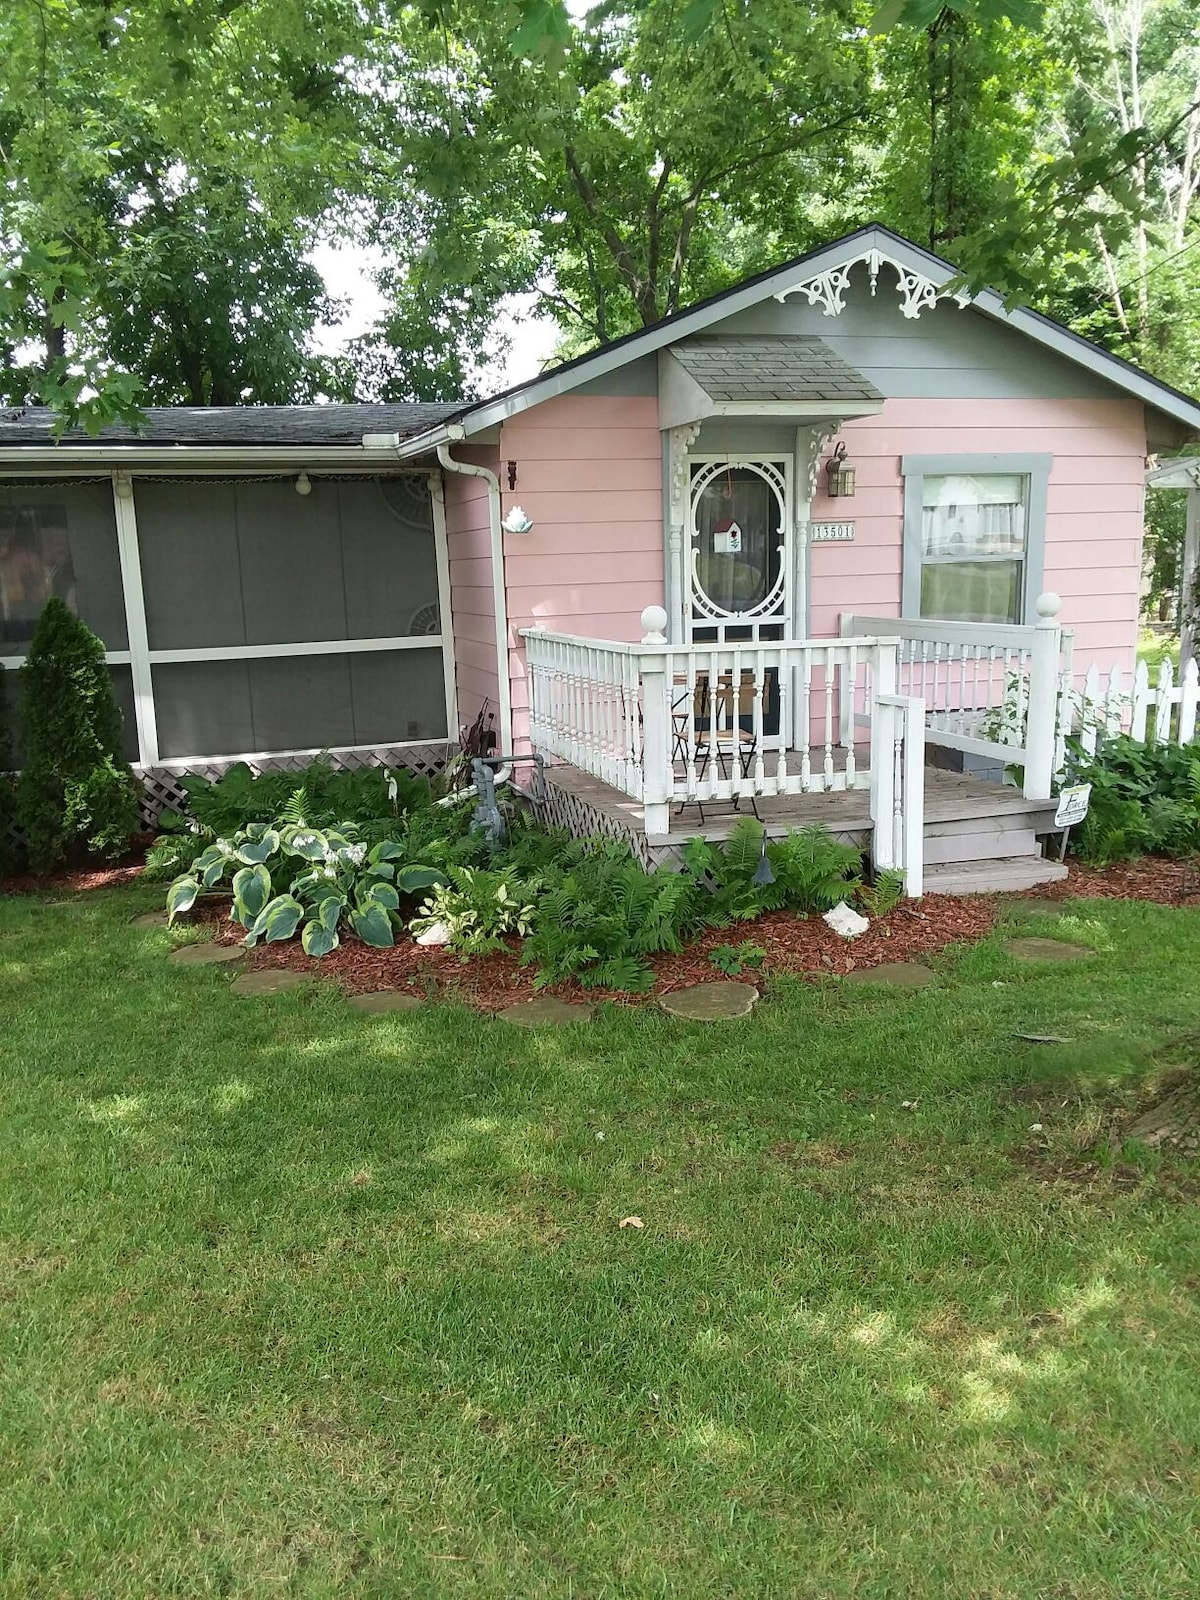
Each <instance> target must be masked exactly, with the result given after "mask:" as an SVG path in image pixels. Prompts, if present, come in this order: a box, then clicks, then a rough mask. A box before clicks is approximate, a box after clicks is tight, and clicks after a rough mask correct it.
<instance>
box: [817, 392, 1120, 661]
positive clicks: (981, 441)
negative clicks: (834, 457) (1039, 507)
mask: <svg viewBox="0 0 1200 1600" xmlns="http://www.w3.org/2000/svg"><path fill="white" fill-rule="evenodd" d="M842 437H844V438H845V440H846V444H847V452H848V457H849V459H850V460H851V461H852V462H853V463H854V465H855V467H856V468H857V471H858V482H857V486H856V493H855V496H854V499H853V500H829V499H827V498H826V496H825V493H824V483H823V482H822V484H821V486H820V488H819V490H818V494H817V497H816V498H815V499H814V501H813V504H812V516H813V520H814V521H816V522H839V521H845V520H853V522H854V523H855V535H854V541H853V543H850V544H817V545H814V546H813V547H812V561H811V568H810V571H811V589H810V607H811V611H810V615H811V626H812V632H813V635H814V636H815V637H818V638H821V637H826V636H828V635H831V634H835V633H836V632H837V630H838V614H839V612H842V611H863V612H867V613H876V614H878V615H881V616H895V615H898V614H899V611H900V595H901V560H902V544H903V541H902V525H903V496H904V480H903V478H902V476H901V470H900V465H901V457H902V456H905V455H975V454H984V453H1003V454H1007V453H1012V454H1017V453H1020V454H1028V453H1031V452H1038V453H1049V454H1050V455H1051V456H1052V458H1053V459H1052V463H1051V468H1050V484H1049V490H1048V493H1047V503H1046V555H1045V571H1044V577H1043V584H1042V587H1043V589H1053V590H1055V591H1056V592H1057V593H1058V594H1060V595H1061V596H1062V602H1063V605H1062V612H1061V621H1062V624H1063V626H1064V627H1068V628H1072V629H1074V631H1075V660H1076V664H1077V666H1078V665H1081V666H1083V667H1087V666H1088V665H1089V664H1090V663H1091V662H1092V661H1093V660H1095V661H1098V662H1099V663H1100V664H1101V665H1102V666H1104V667H1108V666H1110V665H1112V664H1113V663H1114V662H1118V663H1120V664H1121V665H1122V666H1123V667H1124V668H1127V669H1128V668H1130V667H1132V665H1133V659H1134V653H1135V651H1136V648H1137V635H1138V597H1139V591H1140V584H1141V546H1142V506H1143V496H1144V493H1145V490H1144V471H1145V455H1146V427H1145V420H1144V416H1143V411H1142V406H1141V403H1140V402H1139V401H1136V400H1068V399H1061V400H1060V399H1029V400H999V399H998V400H918V399H903V400H888V401H887V402H886V403H885V405H884V408H883V411H882V412H881V413H880V415H879V416H877V417H864V418H862V419H860V420H859V421H857V422H848V423H847V424H846V426H845V427H844V428H843V429H842ZM1028 620H1029V621H1033V620H1034V619H1033V618H1029V619H1028Z"/></svg>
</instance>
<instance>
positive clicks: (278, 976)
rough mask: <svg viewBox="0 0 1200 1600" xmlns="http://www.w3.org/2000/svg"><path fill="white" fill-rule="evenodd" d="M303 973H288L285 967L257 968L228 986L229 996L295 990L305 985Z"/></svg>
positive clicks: (305, 980)
mask: <svg viewBox="0 0 1200 1600" xmlns="http://www.w3.org/2000/svg"><path fill="white" fill-rule="evenodd" d="M307 982H308V978H307V977H306V976H305V974H304V973H303V972H289V971H288V969H287V968H286V967H259V968H258V970H257V971H255V972H243V973H242V975H241V977H240V978H235V979H234V980H233V982H232V983H231V984H230V986H229V988H230V993H231V994H241V995H259V994H280V993H282V991H283V990H284V989H295V988H296V987H297V985H298V984H301V983H307Z"/></svg>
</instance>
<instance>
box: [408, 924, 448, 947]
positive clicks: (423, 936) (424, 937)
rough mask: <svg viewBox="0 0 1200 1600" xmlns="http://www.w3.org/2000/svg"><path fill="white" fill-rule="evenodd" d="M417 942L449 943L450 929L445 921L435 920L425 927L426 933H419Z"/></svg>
mask: <svg viewBox="0 0 1200 1600" xmlns="http://www.w3.org/2000/svg"><path fill="white" fill-rule="evenodd" d="M416 942H417V943H418V944H424V945H430V944H449V943H450V929H449V928H448V927H447V926H446V924H445V923H444V922H434V923H432V924H431V925H430V926H429V927H428V928H426V929H425V932H424V933H419V934H418V935H417V939H416Z"/></svg>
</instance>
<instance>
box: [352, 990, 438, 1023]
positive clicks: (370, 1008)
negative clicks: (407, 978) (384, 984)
mask: <svg viewBox="0 0 1200 1600" xmlns="http://www.w3.org/2000/svg"><path fill="white" fill-rule="evenodd" d="M347 1004H348V1005H349V1006H351V1007H352V1008H353V1009H354V1010H355V1011H367V1012H369V1013H371V1015H373V1016H378V1015H382V1014H383V1013H384V1012H387V1011H419V1010H420V1009H421V1007H422V1006H423V1005H424V1004H425V1002H424V1000H422V999H420V998H419V996H417V995H415V994H405V993H404V991H403V990H402V989H376V990H375V991H374V993H373V994H352V995H351V996H350V999H349V1000H348V1001H347Z"/></svg>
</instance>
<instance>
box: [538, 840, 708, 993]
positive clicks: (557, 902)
mask: <svg viewBox="0 0 1200 1600" xmlns="http://www.w3.org/2000/svg"><path fill="white" fill-rule="evenodd" d="M696 894H697V889H696V885H695V882H694V880H693V879H692V878H691V877H690V876H688V875H686V874H680V873H675V872H670V871H667V870H665V869H663V868H660V869H659V870H658V871H656V872H645V871H643V869H642V868H641V867H640V866H638V864H637V863H636V862H635V861H633V860H632V859H631V858H630V856H629V852H628V850H627V849H626V848H625V847H624V846H616V847H615V848H613V847H608V846H602V847H599V848H596V849H593V850H589V851H587V852H586V853H584V854H583V855H582V856H580V858H579V859H578V860H577V861H575V862H573V863H572V865H571V866H570V868H569V870H568V871H567V872H566V873H565V874H564V876H563V878H562V880H561V881H560V882H559V883H558V884H557V885H556V886H555V887H553V888H551V889H549V890H547V892H546V893H545V894H543V895H542V897H541V899H540V900H539V902H538V907H537V918H536V926H535V928H534V931H533V933H532V934H531V935H530V937H529V938H528V939H527V940H526V941H525V946H524V949H523V950H522V952H521V960H522V962H523V963H536V965H537V967H538V973H537V977H536V979H535V983H536V984H537V986H538V987H539V988H544V987H545V986H546V985H547V984H550V983H559V982H561V981H562V980H563V979H564V978H577V979H578V980H579V982H580V983H581V984H584V985H586V986H588V987H602V988H609V989H625V990H631V991H633V992H635V993H636V992H638V991H641V990H644V989H646V988H648V987H649V986H650V984H651V983H652V982H653V974H652V973H651V971H650V968H649V967H648V965H647V964H646V960H645V958H646V957H647V956H649V955H653V954H654V953H655V952H657V951H659V950H673V951H677V950H681V949H682V948H683V944H682V939H681V937H680V935H681V932H682V930H683V929H684V928H685V927H687V926H689V925H690V924H691V923H692V922H693V920H694V918H695V897H696Z"/></svg>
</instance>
